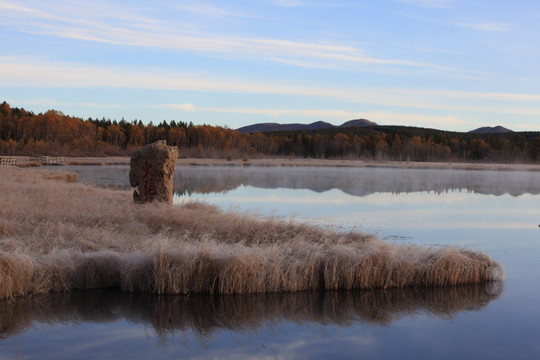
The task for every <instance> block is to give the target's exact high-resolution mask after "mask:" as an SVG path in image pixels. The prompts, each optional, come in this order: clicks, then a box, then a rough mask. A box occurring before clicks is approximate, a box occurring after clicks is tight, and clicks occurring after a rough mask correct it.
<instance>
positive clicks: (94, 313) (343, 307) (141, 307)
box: [0, 283, 502, 341]
mask: <svg viewBox="0 0 540 360" xmlns="http://www.w3.org/2000/svg"><path fill="white" fill-rule="evenodd" d="M501 292H502V283H485V284H481V285H474V286H460V287H444V288H418V289H412V288H411V289H387V290H382V289H381V290H371V291H358V292H324V293H318V292H302V293H293V294H265V295H237V296H215V297H210V296H163V295H161V296H160V295H151V294H132V293H120V292H114V291H95V292H74V293H70V294H50V295H39V296H33V297H30V298H28V297H23V298H17V299H16V300H11V301H10V300H2V301H0V338H8V337H11V336H13V335H15V334H19V333H24V332H26V331H28V330H30V329H31V328H32V327H33V326H34V324H35V323H42V324H48V325H51V326H52V325H54V324H57V323H61V324H69V323H72V324H81V323H85V324H88V323H108V322H115V321H118V320H122V319H125V320H127V321H128V322H130V323H142V324H144V325H146V326H151V327H152V328H153V329H154V331H155V333H156V335H157V336H158V337H159V338H160V339H161V340H163V341H167V339H168V338H169V337H173V336H174V335H175V334H176V333H185V332H187V331H191V332H193V333H194V334H196V336H197V337H198V338H199V339H201V340H204V339H206V338H208V337H211V336H212V335H213V334H214V333H215V332H216V331H218V330H219V329H228V330H233V331H235V332H250V331H254V330H257V329H259V328H261V327H263V326H266V327H274V326H279V324H280V323H283V322H295V323H299V324H304V325H309V324H324V325H328V324H330V325H337V326H349V325H351V324H352V323H354V322H359V323H363V324H369V325H375V326H378V325H382V326H387V325H390V324H392V323H393V322H394V321H396V320H398V319H401V318H403V317H407V316H414V315H418V314H427V315H434V316H437V317H440V318H444V319H448V318H454V317H455V316H456V315H457V314H458V313H460V312H463V311H478V310H481V309H483V308H484V307H485V306H487V305H488V304H489V302H490V301H492V300H494V299H496V298H497V297H499V295H500V294H501Z"/></svg>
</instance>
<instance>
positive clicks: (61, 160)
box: [30, 156, 66, 165]
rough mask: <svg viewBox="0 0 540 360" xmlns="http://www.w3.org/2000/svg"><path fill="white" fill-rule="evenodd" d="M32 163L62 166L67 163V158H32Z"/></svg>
mask: <svg viewBox="0 0 540 360" xmlns="http://www.w3.org/2000/svg"><path fill="white" fill-rule="evenodd" d="M30 161H38V162H40V163H42V164H52V165H54V164H62V163H64V162H65V161H66V158H65V157H59V156H31V157H30Z"/></svg>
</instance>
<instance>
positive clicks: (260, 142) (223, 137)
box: [0, 102, 540, 163]
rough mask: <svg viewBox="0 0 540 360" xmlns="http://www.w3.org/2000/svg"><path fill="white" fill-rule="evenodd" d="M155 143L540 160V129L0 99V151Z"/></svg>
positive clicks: (69, 151)
mask: <svg viewBox="0 0 540 360" xmlns="http://www.w3.org/2000/svg"><path fill="white" fill-rule="evenodd" d="M157 140H166V141H167V143H168V144H169V145H175V146H178V147H179V148H180V152H181V156H183V157H213V158H219V157H221V158H229V159H231V158H250V157H251V158H255V157H265V156H280V157H283V156H286V157H289V156H291V157H306V158H325V159H334V158H335V159H363V160H396V161H483V162H518V163H520V162H521V163H529V162H539V161H540V132H509V133H501V134H477V133H461V132H449V131H441V130H435V129H425V128H417V127H405V126H368V127H350V128H329V129H321V130H311V131H286V132H273V133H253V134H249V133H241V132H239V131H236V130H233V129H229V128H226V127H219V126H210V125H193V124H192V123H189V124H188V123H185V122H182V121H170V122H167V121H162V122H161V123H159V124H157V125H154V124H153V123H152V122H151V123H149V124H147V125H145V124H143V123H142V122H141V121H136V120H134V121H131V122H129V121H125V120H123V119H122V120H120V121H116V120H113V121H111V120H109V119H107V120H106V119H101V120H99V119H91V118H89V119H86V120H83V119H81V118H77V117H72V116H68V115H64V114H63V113H62V112H60V111H55V110H49V111H47V112H45V113H39V114H34V113H33V112H31V111H27V110H25V109H22V108H12V107H10V105H9V104H8V103H6V102H3V103H2V104H0V155H8V156H9V155H52V156H108V155H129V154H130V153H131V152H132V151H133V150H134V149H136V148H138V147H140V146H143V145H145V144H149V143H152V142H154V141H157Z"/></svg>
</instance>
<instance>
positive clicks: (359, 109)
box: [0, 0, 540, 131]
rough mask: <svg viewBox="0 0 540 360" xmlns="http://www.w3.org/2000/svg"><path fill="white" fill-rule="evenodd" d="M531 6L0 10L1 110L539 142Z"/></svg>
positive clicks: (306, 4) (374, 0) (537, 13)
mask: <svg viewBox="0 0 540 360" xmlns="http://www.w3.org/2000/svg"><path fill="white" fill-rule="evenodd" d="M539 39H540V2H539V1H537V0H517V1H508V0H366V1H362V0H335V1H329V0H313V1H308V0H249V1H243V0H228V1H220V0H205V1H197V0H186V1H172V0H155V1H137V0H130V1H124V0H113V1H104V0H93V1H78V0H69V1H67V0H66V1H61V0H48V1H42V0H16V1H15V0H0V43H1V46H0V102H1V101H7V102H8V103H9V104H10V105H11V106H12V107H22V108H25V109H27V110H30V111H33V112H35V113H40V112H45V111H47V110H50V109H54V110H58V111H61V112H63V113H64V114H66V115H72V116H77V117H81V118H83V119H87V118H89V117H92V118H98V119H102V118H106V119H111V120H114V119H116V120H121V119H125V120H127V121H133V120H141V121H143V123H149V122H150V121H152V122H153V123H154V124H157V123H160V122H162V121H164V120H165V121H168V122H170V121H171V120H176V121H184V122H192V123H193V124H196V125H202V124H209V125H214V126H225V127H228V128H232V129H236V128H239V127H242V126H246V125H250V124H255V123H262V122H276V123H304V124H308V123H312V122H315V121H326V122H329V123H332V124H335V125H340V124H342V123H344V122H346V121H348V120H351V119H358V118H365V119H368V120H371V121H374V122H376V123H378V124H380V125H407V126H419V127H426V128H435V129H441V130H450V131H469V130H473V129H476V128H478V127H482V126H497V125H502V126H505V127H507V128H509V129H511V130H514V131H540V61H538V59H540V46H538V41H539Z"/></svg>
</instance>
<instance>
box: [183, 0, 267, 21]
mask: <svg viewBox="0 0 540 360" xmlns="http://www.w3.org/2000/svg"><path fill="white" fill-rule="evenodd" d="M175 6H176V8H177V9H179V10H181V11H187V12H190V13H193V14H197V15H201V16H204V17H212V18H229V17H232V18H235V17H244V18H258V17H259V16H256V15H254V14H250V13H248V12H245V11H240V10H229V9H225V8H221V7H217V6H215V5H212V4H210V3H207V2H203V1H195V2H181V3H178V4H176V5H175Z"/></svg>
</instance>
